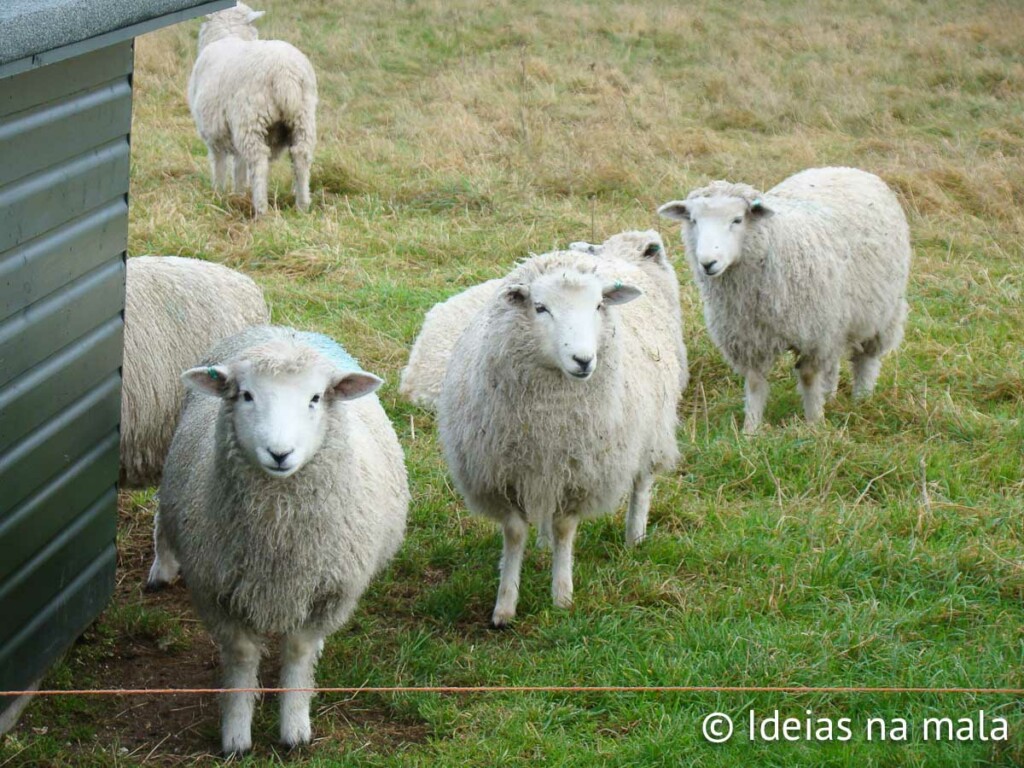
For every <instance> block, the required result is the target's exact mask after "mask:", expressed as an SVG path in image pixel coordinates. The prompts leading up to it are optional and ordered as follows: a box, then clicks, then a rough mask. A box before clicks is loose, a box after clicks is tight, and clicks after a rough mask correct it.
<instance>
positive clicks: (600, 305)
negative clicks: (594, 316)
mask: <svg viewBox="0 0 1024 768" xmlns="http://www.w3.org/2000/svg"><path fill="white" fill-rule="evenodd" d="M603 309H604V302H603V301H602V302H601V303H600V304H598V305H597V311H598V312H600V311H602V310H603Z"/></svg>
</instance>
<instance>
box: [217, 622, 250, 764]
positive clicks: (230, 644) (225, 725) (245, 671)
mask: <svg viewBox="0 0 1024 768" xmlns="http://www.w3.org/2000/svg"><path fill="white" fill-rule="evenodd" d="M220 657H221V664H222V665H223V667H224V687H225V688H256V687H257V685H258V679H259V667H260V645H259V642H258V641H257V639H256V637H255V636H253V635H251V634H249V633H248V632H246V631H244V630H241V629H236V630H234V631H233V632H231V633H229V634H228V636H226V637H224V638H223V639H221V641H220ZM222 697H223V698H222V703H221V747H222V749H223V750H224V754H225V755H233V754H239V753H242V752H248V751H249V750H250V749H252V712H253V708H254V707H255V704H256V694H254V693H244V692H240V693H225V694H222Z"/></svg>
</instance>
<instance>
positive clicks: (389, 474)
mask: <svg viewBox="0 0 1024 768" xmlns="http://www.w3.org/2000/svg"><path fill="white" fill-rule="evenodd" d="M355 365H356V364H355V362H354V361H353V360H352V359H351V358H350V357H348V356H347V354H346V353H345V352H344V351H343V350H341V349H340V347H338V345H337V344H336V343H335V342H333V341H332V340H330V339H327V338H326V337H324V336H320V335H318V334H308V333H303V332H298V331H293V330H291V329H288V328H279V327H273V326H258V327H253V328H248V329H246V330H244V331H242V332H241V333H239V334H237V335H235V336H232V337H230V338H228V339H225V340H224V341H222V342H221V343H219V344H218V345H216V346H215V347H214V348H213V350H211V351H210V353H209V355H208V357H207V358H206V360H205V361H204V363H203V364H202V365H200V366H198V367H196V368H192V369H190V370H188V371H186V372H185V373H184V374H183V376H182V379H183V380H184V381H185V383H186V385H187V386H188V387H189V390H190V391H189V394H188V396H187V398H186V401H185V407H184V411H183V413H182V416H181V423H180V424H179V426H178V431H177V432H176V433H175V435H174V442H173V444H172V445H171V451H170V454H169V455H168V457H167V465H166V467H165V468H164V478H163V482H162V483H161V485H160V508H159V512H158V514H157V518H156V520H155V528H154V543H155V549H156V558H155V560H154V562H153V566H152V568H151V570H150V575H149V581H148V586H149V588H159V587H160V586H163V585H165V584H167V583H168V582H170V581H171V580H172V579H173V578H174V577H175V576H176V575H177V574H178V572H179V570H180V572H181V574H182V575H183V576H184V579H185V583H186V584H187V586H188V589H189V592H190V593H191V596H192V601H193V604H194V605H195V607H196V610H197V612H198V614H199V616H200V618H201V619H202V621H203V623H204V624H205V625H206V627H207V629H208V630H209V631H210V633H211V634H212V635H213V637H214V639H215V640H216V641H217V643H218V645H219V646H220V652H221V660H222V666H223V668H224V676H225V677H224V686H225V687H226V688H253V687H256V684H257V672H258V668H259V660H260V655H261V652H262V648H263V642H264V638H266V637H267V636H269V635H282V636H283V641H282V668H281V687H283V688H310V687H312V686H313V685H314V670H315V666H316V660H317V657H318V655H319V653H320V650H321V649H322V647H323V642H324V638H325V637H327V636H328V635H329V634H331V633H332V632H334V631H335V630H337V629H338V628H339V627H341V626H342V625H343V624H344V623H345V622H346V621H347V620H348V619H349V617H350V616H351V614H352V612H353V610H354V609H355V607H356V603H357V601H358V600H359V598H360V596H361V595H362V594H363V592H364V591H365V590H366V588H367V586H368V585H369V583H370V580H371V579H372V577H373V576H374V575H375V574H376V573H378V572H379V571H380V570H381V569H382V568H383V567H384V566H385V565H386V564H387V562H388V561H389V560H390V559H391V557H392V556H393V555H394V553H395V552H396V551H397V549H398V547H399V545H400V544H401V542H402V539H403V537H404V533H405V521H406V514H407V510H408V505H409V488H408V481H407V477H406V471H405V463H404V459H403V455H402V449H401V447H400V446H399V444H398V438H397V436H396V435H395V431H394V429H393V428H392V426H391V422H390V421H389V420H388V417H387V415H386V414H385V413H384V409H383V408H382V407H381V405H380V402H379V401H378V400H377V397H376V395H373V394H372V393H373V392H374V390H376V389H377V387H378V386H380V384H381V380H380V379H379V378H377V377H376V376H373V375H371V374H368V373H364V372H362V371H359V370H353V368H354V367H355ZM310 698H311V694H310V693H308V692H301V691H291V692H288V693H283V694H282V695H281V732H280V734H281V741H282V743H284V744H285V745H288V746H294V745H297V744H304V743H308V742H309V741H310V738H311V727H310V721H309V703H310ZM253 704H254V697H253V695H252V694H251V693H228V694H225V696H224V700H223V710H222V721H221V722H222V728H221V739H222V745H223V749H224V752H225V753H237V752H244V751H246V750H248V749H249V748H250V747H251V745H252V739H251V722H252V714H253Z"/></svg>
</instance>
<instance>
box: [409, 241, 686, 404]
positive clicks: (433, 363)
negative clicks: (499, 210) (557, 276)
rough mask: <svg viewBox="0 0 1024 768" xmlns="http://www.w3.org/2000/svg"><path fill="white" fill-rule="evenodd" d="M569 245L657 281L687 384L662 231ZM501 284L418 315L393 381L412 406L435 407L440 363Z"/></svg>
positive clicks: (675, 291) (675, 286)
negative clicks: (417, 326)
mask: <svg viewBox="0 0 1024 768" xmlns="http://www.w3.org/2000/svg"><path fill="white" fill-rule="evenodd" d="M569 249H570V250H573V251H581V252H584V253H589V254H592V255H597V256H601V257H602V258H618V259H623V260H625V261H629V262H633V263H636V264H639V265H641V266H642V267H643V268H644V269H645V270H647V271H648V272H649V273H650V274H651V276H652V277H653V278H654V279H655V280H656V281H657V283H658V286H659V288H660V289H661V292H662V295H663V296H664V299H665V301H666V303H667V306H668V308H669V315H668V316H669V317H671V318H672V319H673V323H674V324H675V325H676V326H677V327H678V332H677V333H678V350H677V355H678V357H679V360H680V386H681V389H686V385H687V383H688V381H689V369H688V366H687V359H686V346H685V345H684V344H683V336H682V315H681V313H680V309H679V279H678V278H677V277H676V273H675V269H674V268H673V267H672V264H671V262H670V261H669V260H668V258H667V255H666V253H665V244H664V243H663V242H662V239H661V236H660V235H659V234H658V233H657V232H655V231H653V230H647V231H643V232H639V231H627V232H620V233H618V234H616V235H612V236H611V237H609V238H608V239H607V240H605V241H604V242H603V243H600V244H597V245H594V244H591V243H586V242H575V243H572V244H571V245H570V246H569ZM501 283H502V280H501V279H495V280H488V281H487V282H484V283H480V284H478V285H474V286H472V287H471V288H467V289H466V290H464V291H462V292H461V293H457V294H456V295H454V296H452V297H451V298H450V299H448V300H447V301H444V302H442V303H440V304H436V305H434V307H432V308H431V310H430V311H429V312H427V315H426V317H424V318H423V327H422V328H421V329H420V333H419V335H418V336H417V337H416V341H415V343H414V344H413V347H412V351H411V352H410V353H409V362H408V364H407V365H406V366H405V368H404V369H403V370H402V375H401V378H400V380H399V384H398V391H399V394H401V395H402V396H403V397H405V398H406V399H407V400H409V401H410V402H412V403H414V404H415V405H419V406H421V407H423V408H427V409H430V410H436V408H437V401H438V398H439V397H440V395H441V384H442V382H443V381H444V372H445V368H446V366H447V365H448V360H449V358H450V357H451V354H452V348H453V347H454V346H455V342H456V341H458V339H459V336H460V335H461V334H462V332H463V331H464V330H465V329H466V327H467V326H468V325H469V324H470V322H471V321H472V320H473V318H474V316H475V315H476V314H477V312H479V311H480V310H481V309H482V308H483V307H484V305H486V304H487V303H488V302H489V301H490V300H491V299H492V298H493V297H494V295H495V294H496V293H497V292H498V290H499V288H500V286H501Z"/></svg>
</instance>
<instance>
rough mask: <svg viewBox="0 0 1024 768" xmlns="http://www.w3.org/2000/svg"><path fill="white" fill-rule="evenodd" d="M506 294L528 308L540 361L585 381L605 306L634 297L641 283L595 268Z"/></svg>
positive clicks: (592, 363) (545, 279) (593, 361)
mask: <svg viewBox="0 0 1024 768" xmlns="http://www.w3.org/2000/svg"><path fill="white" fill-rule="evenodd" d="M504 295H505V298H506V300H508V301H509V302H511V303H512V304H514V305H516V307H517V308H518V311H520V312H524V313H525V314H526V318H527V320H528V323H529V328H530V332H531V333H532V334H533V341H534V345H533V347H534V349H535V350H536V352H537V354H538V356H539V358H540V360H541V363H542V364H543V365H545V367H548V368H552V369H555V370H560V371H561V372H562V373H563V374H565V376H567V377H569V378H571V379H574V380H580V381H585V380H586V379H589V378H590V377H591V376H592V375H593V374H594V371H595V370H597V363H598V359H597V358H598V351H599V349H600V347H601V341H602V338H603V329H604V327H605V320H606V316H605V313H606V311H607V307H609V306H613V305H615V304H625V303H626V302H627V301H632V300H633V299H635V298H636V297H638V296H639V295H640V289H639V288H635V287H633V286H631V285H626V284H623V283H621V282H613V283H606V282H605V281H603V280H602V279H601V278H599V277H598V276H597V275H595V274H592V273H591V274H586V275H584V274H581V273H572V274H565V273H559V274H550V275H542V276H541V277H539V278H537V279H536V280H534V281H533V282H532V283H531V284H530V285H522V284H516V285H511V286H509V287H507V288H506V289H505V292H504Z"/></svg>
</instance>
